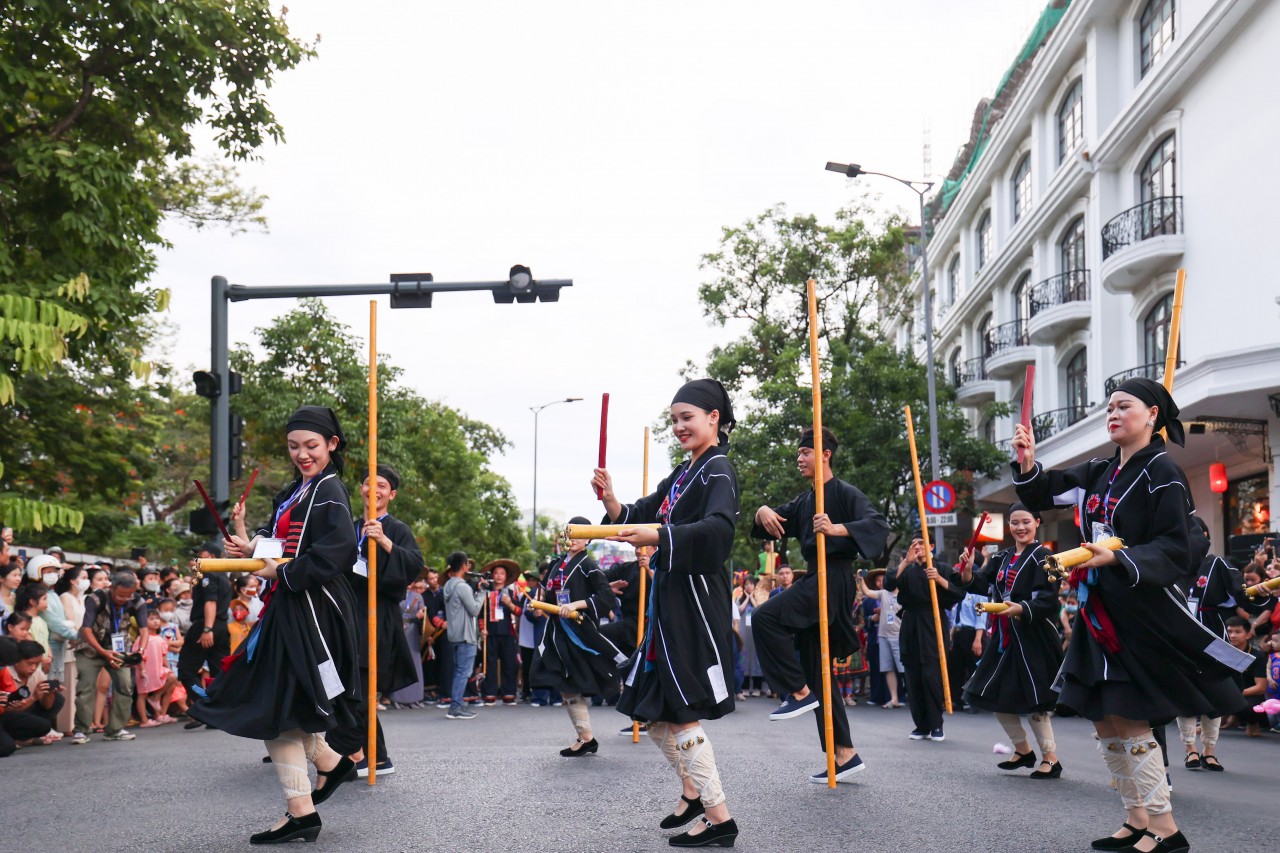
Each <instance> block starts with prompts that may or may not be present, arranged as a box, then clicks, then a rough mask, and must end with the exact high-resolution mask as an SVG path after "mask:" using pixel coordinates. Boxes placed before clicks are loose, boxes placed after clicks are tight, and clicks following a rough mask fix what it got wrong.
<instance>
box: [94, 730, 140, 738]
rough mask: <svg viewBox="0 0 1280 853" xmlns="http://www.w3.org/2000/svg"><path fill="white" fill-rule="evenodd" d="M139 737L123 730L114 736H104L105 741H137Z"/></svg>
mask: <svg viewBox="0 0 1280 853" xmlns="http://www.w3.org/2000/svg"><path fill="white" fill-rule="evenodd" d="M137 738H138V736H137V735H135V734H134V733H133V732H131V731H128V730H126V729H121V730H120V731H118V732H116V733H115V734H113V735H103V736H102V739H103V740H137Z"/></svg>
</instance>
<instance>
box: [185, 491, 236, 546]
mask: <svg viewBox="0 0 1280 853" xmlns="http://www.w3.org/2000/svg"><path fill="white" fill-rule="evenodd" d="M194 482H195V484H196V488H197V489H199V490H200V497H202V498H204V505H205V506H206V507H208V508H209V514H210V515H212V516H213V520H214V521H215V522H217V525H218V529H219V530H221V531H222V538H223V539H230V538H231V534H230V533H228V532H227V526H226V525H225V524H223V523H222V516H221V515H219V514H218V508H217V507H216V506H214V505H213V499H212V498H210V497H209V493H208V492H206V491H205V490H204V486H203V485H201V483H200V481H199V480H196V481H194Z"/></svg>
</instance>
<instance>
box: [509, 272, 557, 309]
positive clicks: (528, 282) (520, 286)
mask: <svg viewBox="0 0 1280 853" xmlns="http://www.w3.org/2000/svg"><path fill="white" fill-rule="evenodd" d="M493 301H494V302H499V303H504V304H510V303H512V302H520V303H529V302H558V301H560V288H559V287H558V286H555V285H546V284H540V283H538V282H537V281H534V278H533V273H532V272H530V270H529V268H528V267H526V266H525V265H524V264H516V265H515V266H513V267H512V268H511V271H510V272H509V273H507V286H506V287H504V288H495V289H494V291H493Z"/></svg>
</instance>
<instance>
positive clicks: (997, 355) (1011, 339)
mask: <svg viewBox="0 0 1280 853" xmlns="http://www.w3.org/2000/svg"><path fill="white" fill-rule="evenodd" d="M984 343H985V345H986V354H987V360H986V369H987V375H988V376H989V377H991V378H992V379H1007V378H1009V377H1011V376H1014V375H1016V374H1017V373H1018V371H1020V370H1021V369H1023V368H1024V367H1025V366H1026V365H1028V364H1031V363H1032V362H1034V361H1035V360H1036V351H1035V347H1033V346H1031V338H1030V337H1029V336H1028V335H1027V324H1026V322H1025V321H1023V320H1012V321H1010V322H1008V323H1001V324H1000V325H999V326H996V327H995V328H993V329H991V330H990V331H988V332H987V339H986V341H985V342H984Z"/></svg>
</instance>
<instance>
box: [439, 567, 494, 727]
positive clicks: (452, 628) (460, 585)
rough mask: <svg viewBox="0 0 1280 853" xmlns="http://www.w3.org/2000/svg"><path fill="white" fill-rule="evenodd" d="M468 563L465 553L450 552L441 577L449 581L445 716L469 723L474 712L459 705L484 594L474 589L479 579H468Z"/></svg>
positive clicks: (468, 674)
mask: <svg viewBox="0 0 1280 853" xmlns="http://www.w3.org/2000/svg"><path fill="white" fill-rule="evenodd" d="M470 566H471V560H470V559H468V557H467V555H466V552H464V551H454V552H453V553H452V554H450V555H449V560H448V568H446V569H445V575H446V576H447V577H448V578H449V579H448V580H447V581H445V584H444V608H445V618H446V620H447V621H448V624H449V627H448V636H449V643H450V645H451V646H452V647H453V686H452V688H451V689H450V692H449V697H450V699H451V700H452V701H451V702H450V703H449V711H448V713H447V714H445V716H446V717H448V718H449V719H450V720H470V719H474V718H475V713H474V712H472V711H468V710H467V707H466V705H465V704H463V697H464V696H465V695H466V692H467V682H468V681H469V680H470V679H471V673H472V672H473V671H474V670H475V668H476V645H477V642H478V639H479V638H478V636H477V634H478V632H477V630H476V617H477V616H479V615H480V608H481V607H482V606H483V605H484V592H482V591H481V590H480V589H478V588H477V586H476V585H473V584H476V583H477V582H478V581H479V576H476V577H475V578H471V577H470V575H472V574H473V573H472V572H469V571H468V569H469V568H470Z"/></svg>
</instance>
